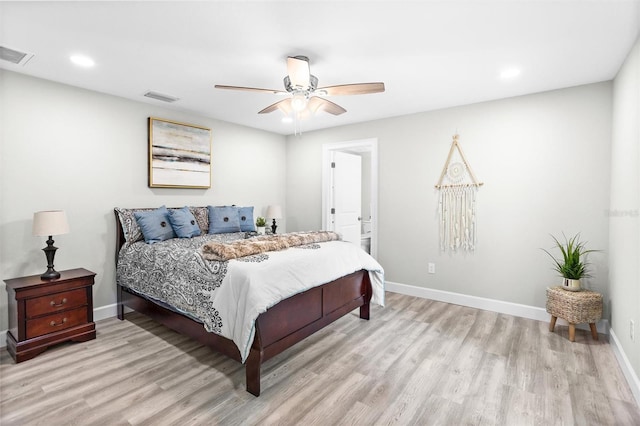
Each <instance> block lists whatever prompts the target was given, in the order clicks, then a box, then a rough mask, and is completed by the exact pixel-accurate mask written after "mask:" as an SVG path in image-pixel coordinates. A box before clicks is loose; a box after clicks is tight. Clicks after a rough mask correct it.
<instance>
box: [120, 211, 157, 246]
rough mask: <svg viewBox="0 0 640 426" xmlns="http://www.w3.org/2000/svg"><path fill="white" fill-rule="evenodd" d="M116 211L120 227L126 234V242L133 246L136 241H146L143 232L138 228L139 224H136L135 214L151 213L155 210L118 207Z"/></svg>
mask: <svg viewBox="0 0 640 426" xmlns="http://www.w3.org/2000/svg"><path fill="white" fill-rule="evenodd" d="M114 210H115V211H116V213H118V219H119V220H120V225H121V226H122V232H123V233H124V240H125V242H126V244H133V243H135V242H136V241H142V240H144V237H143V236H142V231H141V230H140V227H139V226H138V222H136V218H135V216H134V213H135V212H143V211H150V210H153V209H123V208H120V207H116V208H115V209H114Z"/></svg>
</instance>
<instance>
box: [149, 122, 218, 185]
mask: <svg viewBox="0 0 640 426" xmlns="http://www.w3.org/2000/svg"><path fill="white" fill-rule="evenodd" d="M149 187H152V188H210V187H211V129H208V128H206V127H201V126H195V125H193V124H185V123H179V122H177V121H170V120H162V119H159V118H154V117H149Z"/></svg>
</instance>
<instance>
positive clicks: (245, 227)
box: [238, 206, 256, 232]
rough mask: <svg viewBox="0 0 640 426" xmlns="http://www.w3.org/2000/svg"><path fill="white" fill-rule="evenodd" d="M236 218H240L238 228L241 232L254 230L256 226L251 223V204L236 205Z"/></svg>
mask: <svg viewBox="0 0 640 426" xmlns="http://www.w3.org/2000/svg"><path fill="white" fill-rule="evenodd" d="M238 219H239V220H240V230H241V231H242V232H254V231H255V230H256V226H255V224H254V223H253V206H252V207H238Z"/></svg>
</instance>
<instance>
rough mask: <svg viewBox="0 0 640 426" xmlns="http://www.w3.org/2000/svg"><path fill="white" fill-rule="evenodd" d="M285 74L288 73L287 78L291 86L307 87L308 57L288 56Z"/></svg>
mask: <svg viewBox="0 0 640 426" xmlns="http://www.w3.org/2000/svg"><path fill="white" fill-rule="evenodd" d="M287 74H289V80H290V81H291V86H293V87H296V86H298V87H302V88H304V89H306V88H308V87H309V75H310V74H311V73H310V71H309V59H307V58H306V57H304V56H295V57H294V56H289V57H288V58H287Z"/></svg>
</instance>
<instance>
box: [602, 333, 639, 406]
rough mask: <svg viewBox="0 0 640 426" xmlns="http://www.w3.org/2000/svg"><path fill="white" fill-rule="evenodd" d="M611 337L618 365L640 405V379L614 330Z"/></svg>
mask: <svg viewBox="0 0 640 426" xmlns="http://www.w3.org/2000/svg"><path fill="white" fill-rule="evenodd" d="M609 337H610V338H609V343H610V344H611V348H613V353H614V354H615V356H616V359H617V360H618V364H620V369H621V370H622V374H624V377H625V378H626V379H627V383H629V387H630V388H631V393H632V394H633V397H634V398H635V399H636V403H637V404H638V405H640V379H638V375H637V374H636V372H635V371H633V367H632V366H631V363H630V362H629V358H627V354H625V353H624V350H623V349H622V345H621V344H620V341H619V340H618V337H617V336H616V334H615V333H614V332H613V329H611V330H610V331H609Z"/></svg>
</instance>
